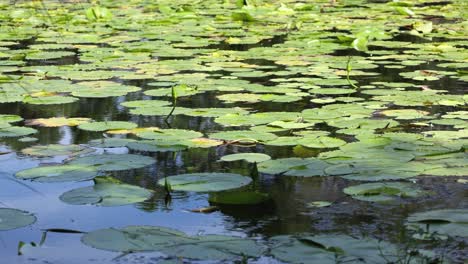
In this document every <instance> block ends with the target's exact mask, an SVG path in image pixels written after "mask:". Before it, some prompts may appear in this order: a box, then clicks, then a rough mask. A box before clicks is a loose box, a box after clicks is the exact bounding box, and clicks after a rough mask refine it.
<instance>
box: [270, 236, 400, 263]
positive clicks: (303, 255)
mask: <svg viewBox="0 0 468 264" xmlns="http://www.w3.org/2000/svg"><path fill="white" fill-rule="evenodd" d="M271 243H272V246H271V247H272V250H271V254H272V255H273V256H274V257H275V258H278V259H279V260H281V261H284V262H287V263H325V264H328V263H330V264H332V263H336V262H337V261H339V262H348V261H349V262H353V261H355V260H357V259H358V260H362V261H364V262H368V263H385V262H388V261H396V260H397V259H398V257H399V256H398V251H397V249H396V247H395V246H394V245H392V244H389V243H386V242H383V241H382V242H379V241H377V240H375V239H371V238H361V239H356V238H352V237H349V236H345V235H318V236H312V235H306V234H305V235H300V236H275V237H272V238H271Z"/></svg>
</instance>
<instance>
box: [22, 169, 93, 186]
mask: <svg viewBox="0 0 468 264" xmlns="http://www.w3.org/2000/svg"><path fill="white" fill-rule="evenodd" d="M97 174H98V173H97V170H96V169H95V168H94V167H89V166H87V165H57V166H42V167H36V168H32V169H27V170H22V171H19V172H17V173H16V175H15V176H16V178H18V179H23V180H32V181H38V182H65V181H84V180H90V179H92V178H94V177H96V176H97Z"/></svg>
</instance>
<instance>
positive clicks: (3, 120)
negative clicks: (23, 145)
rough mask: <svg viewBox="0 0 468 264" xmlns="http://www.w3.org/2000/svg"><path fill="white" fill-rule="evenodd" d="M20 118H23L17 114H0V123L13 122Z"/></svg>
mask: <svg viewBox="0 0 468 264" xmlns="http://www.w3.org/2000/svg"><path fill="white" fill-rule="evenodd" d="M21 120H23V118H22V117H21V116H18V115H0V123H15V122H19V121H21Z"/></svg>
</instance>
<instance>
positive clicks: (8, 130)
mask: <svg viewBox="0 0 468 264" xmlns="http://www.w3.org/2000/svg"><path fill="white" fill-rule="evenodd" d="M35 133H37V130H35V129H32V128H29V127H18V126H9V127H0V138H2V137H22V136H27V135H31V134H35Z"/></svg>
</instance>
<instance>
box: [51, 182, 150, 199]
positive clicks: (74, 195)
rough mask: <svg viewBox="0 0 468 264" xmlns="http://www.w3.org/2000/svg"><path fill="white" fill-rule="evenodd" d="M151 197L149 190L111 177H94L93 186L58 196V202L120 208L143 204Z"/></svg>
mask: <svg viewBox="0 0 468 264" xmlns="http://www.w3.org/2000/svg"><path fill="white" fill-rule="evenodd" d="M152 195H153V192H152V191H150V190H147V189H144V188H141V187H138V186H134V185H129V184H124V183H121V182H120V181H119V180H116V179H114V178H111V177H96V178H95V179H94V185H93V186H89V187H83V188H78V189H74V190H71V191H68V192H66V193H64V194H62V195H61V196H60V200H62V201H64V202H65V203H68V204H73V205H83V204H93V205H100V206H120V205H127V204H134V203H139V202H143V201H145V200H147V199H149V198H151V196H152Z"/></svg>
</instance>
